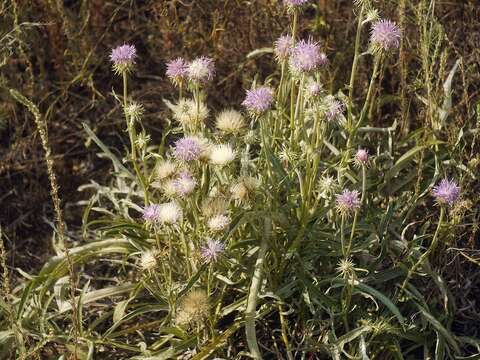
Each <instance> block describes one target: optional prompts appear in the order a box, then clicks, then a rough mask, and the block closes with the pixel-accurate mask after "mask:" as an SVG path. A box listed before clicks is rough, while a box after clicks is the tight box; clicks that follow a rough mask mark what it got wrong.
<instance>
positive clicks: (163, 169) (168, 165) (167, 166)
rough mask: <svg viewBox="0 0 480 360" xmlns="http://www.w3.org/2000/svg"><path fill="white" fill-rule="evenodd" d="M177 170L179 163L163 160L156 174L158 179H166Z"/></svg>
mask: <svg viewBox="0 0 480 360" xmlns="http://www.w3.org/2000/svg"><path fill="white" fill-rule="evenodd" d="M176 171H177V165H176V164H175V163H174V162H171V161H169V160H163V161H161V162H160V163H158V165H157V167H156V170H155V175H156V178H157V179H158V180H164V179H167V178H169V177H170V176H172V175H173V174H175V172H176Z"/></svg>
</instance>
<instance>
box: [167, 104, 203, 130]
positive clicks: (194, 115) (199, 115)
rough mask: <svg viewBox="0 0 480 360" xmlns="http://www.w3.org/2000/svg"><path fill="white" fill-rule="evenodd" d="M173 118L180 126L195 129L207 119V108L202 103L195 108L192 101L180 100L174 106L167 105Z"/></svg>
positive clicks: (195, 105)
mask: <svg viewBox="0 0 480 360" xmlns="http://www.w3.org/2000/svg"><path fill="white" fill-rule="evenodd" d="M167 105H168V107H169V108H170V109H171V110H172V112H173V118H174V119H175V120H176V121H178V122H179V123H180V124H181V125H182V126H186V127H190V128H196V127H198V126H199V125H200V124H201V123H202V122H203V121H205V119H206V118H207V117H208V108H207V106H206V105H205V103H204V102H203V101H201V102H200V104H199V106H198V107H197V103H196V102H195V101H194V100H193V99H180V100H179V101H178V103H176V104H167Z"/></svg>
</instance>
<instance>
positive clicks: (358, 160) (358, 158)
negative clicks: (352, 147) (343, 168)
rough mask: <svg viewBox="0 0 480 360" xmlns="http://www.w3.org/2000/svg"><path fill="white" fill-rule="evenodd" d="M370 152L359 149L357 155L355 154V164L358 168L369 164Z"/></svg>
mask: <svg viewBox="0 0 480 360" xmlns="http://www.w3.org/2000/svg"><path fill="white" fill-rule="evenodd" d="M368 158H369V156H368V150H366V149H358V150H357V153H356V154H355V160H354V161H355V164H357V165H358V166H365V165H367V164H368Z"/></svg>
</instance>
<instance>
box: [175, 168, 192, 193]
mask: <svg viewBox="0 0 480 360" xmlns="http://www.w3.org/2000/svg"><path fill="white" fill-rule="evenodd" d="M173 185H174V187H175V191H176V192H177V194H179V195H180V196H187V195H189V194H191V193H192V191H193V190H194V189H195V186H196V185H197V181H196V180H195V178H194V177H193V176H192V174H190V172H188V171H182V172H181V173H180V174H179V175H178V177H177V178H176V179H175V180H174V183H173Z"/></svg>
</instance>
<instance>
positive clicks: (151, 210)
mask: <svg viewBox="0 0 480 360" xmlns="http://www.w3.org/2000/svg"><path fill="white" fill-rule="evenodd" d="M159 217H160V205H157V204H150V205H148V206H145V208H144V209H143V219H144V220H145V221H149V222H156V221H158V219H159Z"/></svg>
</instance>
